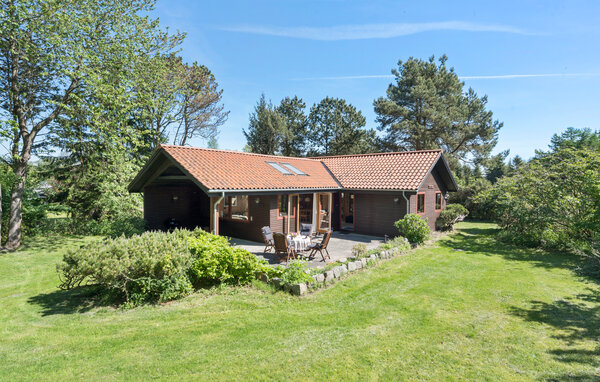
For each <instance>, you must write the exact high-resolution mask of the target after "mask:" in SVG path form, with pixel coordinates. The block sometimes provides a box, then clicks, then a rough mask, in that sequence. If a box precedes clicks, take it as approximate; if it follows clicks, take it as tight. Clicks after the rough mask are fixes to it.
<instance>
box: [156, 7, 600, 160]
mask: <svg viewBox="0 0 600 382" xmlns="http://www.w3.org/2000/svg"><path fill="white" fill-rule="evenodd" d="M154 15H155V16H158V17H159V18H160V20H161V23H162V25H164V26H168V27H169V28H170V29H171V30H179V31H182V32H186V33H187V38H186V41H185V43H184V44H183V47H182V52H181V54H182V55H183V57H184V58H185V59H186V60H187V61H189V62H192V61H197V62H199V63H201V64H204V65H206V66H208V67H209V68H210V69H211V70H212V71H213V73H214V74H215V76H216V78H217V81H218V82H219V84H220V87H221V88H222V89H223V90H224V103H225V107H226V108H227V109H228V110H230V111H231V114H230V117H229V120H228V121H227V122H226V124H225V125H224V126H223V127H222V128H221V133H220V136H219V146H220V148H224V149H234V150H240V149H241V148H242V147H243V146H244V144H245V139H244V136H243V134H242V129H243V128H246V127H247V125H248V116H249V114H250V113H251V112H252V110H253V108H254V105H255V104H256V102H257V100H258V98H259V97H260V94H261V93H265V95H266V96H267V98H270V99H271V100H272V101H273V102H274V103H278V102H279V100H281V98H283V97H285V96H293V95H298V96H299V97H301V98H302V99H304V101H305V102H306V103H307V104H308V105H309V106H310V105H312V104H313V103H316V102H318V101H320V100H321V99H322V98H324V97H326V96H331V97H339V98H344V99H346V100H347V101H349V102H350V103H352V104H353V105H355V106H356V107H357V108H358V109H360V110H361V111H362V112H363V114H364V115H365V117H366V118H367V127H372V128H375V127H376V126H377V124H376V123H375V114H374V112H373V100H374V99H375V98H377V97H380V96H383V95H385V91H386V89H387V86H388V84H389V83H390V82H391V80H392V78H390V70H391V69H392V68H394V67H396V64H397V62H398V60H406V59H407V58H409V57H411V56H413V57H418V58H423V59H425V58H428V57H430V56H431V55H436V56H440V55H442V54H444V53H445V54H447V55H448V58H449V60H448V64H449V65H450V66H453V67H454V68H455V70H456V72H457V73H458V75H459V76H461V77H463V79H464V81H465V85H466V86H467V87H468V86H470V87H473V89H475V91H476V92H477V93H478V94H479V95H484V94H485V95H487V96H488V101H489V102H488V107H489V109H490V110H492V111H493V112H494V116H495V118H496V119H498V120H500V121H502V122H504V127H503V128H502V130H501V132H500V135H499V142H498V146H497V147H496V150H495V151H496V152H498V151H502V150H505V149H510V150H511V156H512V155H515V154H518V155H521V156H523V157H525V158H528V157H530V156H531V155H533V153H534V150H535V149H536V148H545V147H546V146H547V144H548V142H549V139H550V137H551V136H552V134H554V133H557V132H561V131H563V130H564V129H565V128H566V127H568V126H574V127H591V128H593V129H600V126H599V122H600V96H599V95H598V91H597V89H600V49H599V48H600V44H599V41H600V2H599V1H564V2H558V1H527V0H521V1H518V2H510V1H501V2H482V1H473V2H454V1H452V2H450V1H429V2H425V1H410V2H405V1H353V0H350V1H342V0H320V1H317V0H279V1H266V0H253V1H226V0H223V1H184V0H170V1H167V0H158V3H157V7H156V10H155V12H154Z"/></svg>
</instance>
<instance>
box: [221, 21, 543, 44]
mask: <svg viewBox="0 0 600 382" xmlns="http://www.w3.org/2000/svg"><path fill="white" fill-rule="evenodd" d="M218 29H220V30H223V31H228V32H239V33H250V34H260V35H267V36H279V37H291V38H299V39H308V40H320V41H339V40H363V39H380V38H393V37H400V36H408V35H413V34H417V33H423V32H431V31H463V32H500V33H514V34H532V33H530V32H527V31H525V30H523V29H520V28H517V27H514V26H510V25H502V24H480V23H470V22H464V21H443V22H433V23H395V24H363V25H338V26H331V27H269V26H257V25H238V26H232V27H222V28H218Z"/></svg>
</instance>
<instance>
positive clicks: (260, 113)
mask: <svg viewBox="0 0 600 382" xmlns="http://www.w3.org/2000/svg"><path fill="white" fill-rule="evenodd" d="M243 133H244V136H245V137H246V140H247V147H246V149H247V150H248V151H250V152H253V153H257V154H268V155H275V154H280V152H281V150H280V149H281V142H282V141H283V139H284V138H283V137H284V135H285V134H286V126H285V119H284V117H283V116H282V115H281V113H279V111H278V110H277V108H275V107H274V106H273V104H272V103H271V101H269V102H267V100H266V98H265V95H264V94H262V95H261V97H260V100H259V101H258V103H257V104H256V106H255V107H254V112H253V113H252V114H250V125H249V126H248V130H243Z"/></svg>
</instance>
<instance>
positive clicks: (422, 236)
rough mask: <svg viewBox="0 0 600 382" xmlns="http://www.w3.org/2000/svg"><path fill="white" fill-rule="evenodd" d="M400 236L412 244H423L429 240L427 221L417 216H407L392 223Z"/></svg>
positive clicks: (429, 232)
mask: <svg viewBox="0 0 600 382" xmlns="http://www.w3.org/2000/svg"><path fill="white" fill-rule="evenodd" d="M394 225H395V226H396V228H398V231H399V232H400V235H402V236H404V237H405V238H407V239H408V241H409V242H411V243H412V244H423V243H424V242H425V240H427V239H428V238H429V235H430V234H431V231H430V230H429V225H427V221H426V220H425V219H423V218H422V217H421V216H420V215H417V214H407V215H406V216H404V217H403V218H402V219H400V220H398V221H397V222H395V223H394Z"/></svg>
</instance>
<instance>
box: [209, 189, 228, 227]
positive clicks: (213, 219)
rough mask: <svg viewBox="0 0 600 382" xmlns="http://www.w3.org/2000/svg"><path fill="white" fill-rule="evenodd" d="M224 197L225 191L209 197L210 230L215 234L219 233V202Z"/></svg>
mask: <svg viewBox="0 0 600 382" xmlns="http://www.w3.org/2000/svg"><path fill="white" fill-rule="evenodd" d="M224 197H225V193H223V194H222V195H221V196H211V197H210V232H211V233H212V234H215V235H218V234H219V203H221V200H223V198H224Z"/></svg>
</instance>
